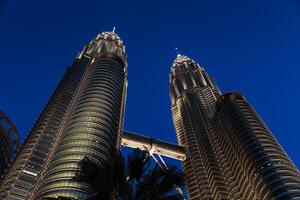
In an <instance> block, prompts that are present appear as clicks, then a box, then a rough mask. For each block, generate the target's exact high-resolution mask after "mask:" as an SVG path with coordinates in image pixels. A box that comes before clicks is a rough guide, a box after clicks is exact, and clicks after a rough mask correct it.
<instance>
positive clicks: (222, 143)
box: [169, 55, 300, 200]
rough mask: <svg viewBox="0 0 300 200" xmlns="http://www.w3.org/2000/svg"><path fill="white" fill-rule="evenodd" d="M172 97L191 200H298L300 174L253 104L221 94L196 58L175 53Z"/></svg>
mask: <svg viewBox="0 0 300 200" xmlns="http://www.w3.org/2000/svg"><path fill="white" fill-rule="evenodd" d="M169 88H170V97H171V104H172V113H173V121H174V125H175V129H176V134H177V138H178V142H179V144H180V145H182V146H185V147H186V149H187V150H186V151H187V153H186V160H185V161H183V168H184V172H185V175H186V179H187V185H188V191H189V197H190V199H192V200H194V199H195V200H196V199H197V200H207V199H213V200H223V199H231V200H273V199H274V200H290V199H300V174H299V171H298V169H297V168H296V167H295V166H294V164H293V163H292V161H291V160H290V159H289V158H288V156H287V155H286V153H285V152H284V150H283V149H282V148H281V146H280V145H279V143H278V142H277V140H276V139H275V138H274V136H273V135H272V133H271V132H270V131H269V129H268V128H267V127H266V125H265V124H264V123H263V121H262V120H261V118H260V117H259V116H258V114H257V113H256V112H255V111H254V109H253V108H252V107H251V105H250V104H249V103H248V102H247V101H246V100H245V98H244V97H242V96H241V95H240V94H238V93H229V94H225V95H221V93H220V91H219V89H218V86H217V85H216V83H215V82H214V80H213V79H212V78H211V77H210V76H209V75H208V74H207V73H206V72H205V71H204V69H203V68H202V67H200V66H199V65H198V64H197V63H195V61H193V60H192V59H190V58H188V57H186V56H181V55H179V56H177V58H176V59H175V61H174V63H173V66H172V69H171V73H170V87H169Z"/></svg>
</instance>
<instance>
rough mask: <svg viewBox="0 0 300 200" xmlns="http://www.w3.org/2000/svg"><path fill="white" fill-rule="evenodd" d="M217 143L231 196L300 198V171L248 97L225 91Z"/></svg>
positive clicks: (217, 117)
mask: <svg viewBox="0 0 300 200" xmlns="http://www.w3.org/2000/svg"><path fill="white" fill-rule="evenodd" d="M214 127H215V129H216V132H215V133H216V138H217V139H216V141H218V142H217V143H216V147H217V148H218V150H217V152H218V154H219V155H222V156H219V157H220V162H221V163H222V166H223V167H224V171H225V172H226V173H225V174H224V176H225V177H226V180H227V182H228V186H229V187H230V191H231V197H230V198H231V199H246V200H253V199H255V200H268V199H284V200H288V199H300V173H299V171H298V170H297V168H296V167H295V166H294V164H293V163H292V161H291V160H290V159H289V157H288V156H287V154H286V153H285V152H284V150H283V149H282V148H281V146H280V145H279V143H278V141H277V140H276V139H275V138H274V136H273V135H272V133H271V132H270V130H269V129H268V128H267V127H266V125H265V123H264V122H263V121H262V120H261V118H260V117H259V115H258V114H257V113H256V112H255V110H254V109H253V108H252V106H251V105H250V104H249V103H248V102H247V100H246V99H245V97H243V96H242V95H240V94H239V93H228V94H224V95H222V96H221V97H220V98H219V99H218V102H217V112H216V114H215V117H214Z"/></svg>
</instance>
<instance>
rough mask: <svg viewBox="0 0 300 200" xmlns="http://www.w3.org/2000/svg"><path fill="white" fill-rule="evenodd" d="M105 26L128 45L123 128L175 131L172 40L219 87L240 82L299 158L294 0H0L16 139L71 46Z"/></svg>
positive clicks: (3, 63)
mask: <svg viewBox="0 0 300 200" xmlns="http://www.w3.org/2000/svg"><path fill="white" fill-rule="evenodd" d="M0 1H1V0H0ZM113 26H116V27H117V33H118V34H119V35H120V37H121V38H122V39H123V41H124V43H125V45H126V49H127V52H128V62H129V66H128V70H129V73H128V81H129V88H128V99H127V106H126V119H125V128H126V129H128V130H130V131H136V132H141V133H144V134H148V135H151V136H153V137H157V138H161V139H164V140H169V141H172V142H175V141H176V139H175V133H174V128H173V124H172V120H171V111H170V101H169V96H168V95H169V94H168V73H169V70H170V66H171V64H172V61H173V59H174V58H175V56H176V53H175V50H174V48H175V47H178V48H179V49H180V52H181V53H182V54H186V55H187V56H190V57H191V58H193V59H194V60H196V61H198V62H199V63H200V64H201V65H203V66H204V67H205V69H206V70H207V71H208V72H209V73H210V74H211V75H213V76H214V77H215V79H216V81H217V83H218V84H219V86H220V88H221V90H222V91H223V92H227V91H240V92H242V93H243V94H244V95H245V96H246V97H247V99H248V100H249V101H250V102H251V103H252V105H253V106H254V107H255V108H256V110H257V111H258V112H259V113H260V114H261V116H262V118H263V119H264V120H265V122H266V123H267V124H268V125H269V127H270V129H271V130H272V131H273V133H274V135H275V136H276V137H277V139H278V140H279V142H280V143H281V145H282V146H283V147H284V149H285V150H286V151H287V153H288V154H289V155H290V157H291V158H292V160H293V161H294V162H295V163H296V165H297V166H298V167H300V146H299V141H300V133H299V129H298V125H299V123H300V115H299V113H300V107H299V99H300V91H299V84H300V79H299V72H300V59H299V58H300V38H299V36H300V1H299V0H285V1H282V0H269V1H262V0H252V1H240V0H232V1H225V0H219V1H211V0H198V1H196V0H195V1H188V0H185V1H183V0H181V1H177V0H172V1H167V0H164V1H162V0H151V1H141V0H140V1H108V0H107V1H103V0H98V1H96V0H94V1H88V0H85V1H83V0H81V1H79V0H72V1H62V0H51V1H50V0H43V1H41V0H34V1H33V0H26V1H21V0H19V1H13V0H8V1H5V2H3V0H2V2H0V74H1V77H0V85H1V91H0V105H1V107H2V108H3V109H4V110H5V111H6V112H7V114H8V115H9V116H10V117H11V118H12V120H13V121H14V122H15V124H16V126H17V127H18V129H19V131H20V133H21V137H22V139H24V138H25V136H26V134H27V132H28V131H29V129H30V128H31V126H32V124H33V122H34V121H35V119H36V118H37V116H38V115H39V113H40V111H41V109H42V107H43V106H44V105H45V103H46V102H47V99H48V98H49V96H50V95H51V93H52V92H53V90H54V89H55V87H56V85H57V83H58V81H59V79H60V78H61V76H62V75H63V72H64V70H65V68H66V67H67V66H68V65H70V64H71V63H72V60H73V59H74V58H75V56H76V54H77V52H78V51H79V50H81V48H82V47H83V45H84V44H85V43H87V42H89V41H90V40H91V39H92V38H93V37H95V36H96V35H97V33H98V32H102V31H110V30H112V27H113Z"/></svg>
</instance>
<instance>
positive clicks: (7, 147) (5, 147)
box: [0, 109, 19, 183]
mask: <svg viewBox="0 0 300 200" xmlns="http://www.w3.org/2000/svg"><path fill="white" fill-rule="evenodd" d="M18 148H19V134H18V131H17V129H16V127H15V125H14V124H13V123H12V121H11V120H10V119H9V118H8V116H7V115H6V114H5V112H4V111H3V110H1V109H0V183H1V180H2V176H3V174H4V172H5V171H6V169H7V167H8V165H9V164H10V163H11V161H12V159H13V158H14V156H15V154H16V151H17V149H18Z"/></svg>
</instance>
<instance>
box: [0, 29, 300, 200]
mask: <svg viewBox="0 0 300 200" xmlns="http://www.w3.org/2000/svg"><path fill="white" fill-rule="evenodd" d="M126 75H127V55H126V52H125V47H124V45H123V42H122V40H121V39H120V38H119V36H118V35H117V34H115V33H114V31H113V32H103V33H102V34H99V35H98V36H97V37H96V38H94V39H93V40H92V41H91V42H90V43H89V44H87V45H86V46H85V47H84V48H83V50H82V51H81V52H80V53H79V54H78V56H77V58H76V59H75V61H74V62H73V63H72V65H71V66H70V67H69V68H68V69H67V70H66V72H65V74H64V76H63V78H62V80H61V81H60V83H59V85H58V87H57V88H56V90H55V91H54V93H53V95H52V96H51V98H50V99H49V101H48V103H47V104H46V105H45V107H44V109H43V111H42V112H41V114H40V116H39V118H38V119H37V121H36V123H35V124H34V125H33V127H32V129H31V131H30V133H29V135H28V137H27V139H26V140H25V142H24V144H23V145H22V148H21V149H20V151H19V153H18V155H17V157H16V159H15V162H14V163H13V164H12V165H11V166H10V168H9V171H8V172H7V173H5V177H4V179H3V182H2V184H1V186H0V199H4V200H36V199H38V200H40V199H49V198H50V199H51V198H58V199H59V198H60V197H65V198H69V199H76V200H77V199H79V200H84V199H86V198H87V197H88V196H89V194H91V193H94V191H91V188H89V187H88V185H86V184H84V183H80V182H77V181H76V180H75V179H74V176H75V174H76V172H77V170H78V163H79V162H80V161H81V160H82V159H83V158H84V157H85V156H88V157H89V158H90V159H91V160H94V161H96V162H98V163H101V162H103V161H109V160H111V159H112V152H114V151H116V150H118V148H119V147H120V145H123V146H128V147H133V148H140V149H142V150H146V151H148V152H149V155H151V156H153V154H158V157H159V158H160V159H162V158H161V156H160V155H163V156H167V157H170V158H174V159H178V160H182V161H183V169H184V172H185V175H186V180H187V186H188V191H189V199H190V200H238V199H240V200H270V199H271V200H273V199H283V200H288V199H299V198H300V174H299V171H298V170H297V168H296V167H295V166H294V164H293V163H292V161H291V160H290V159H289V158H288V156H287V155H286V153H285V152H284V150H283V149H282V148H281V147H280V145H279V143H278V142H277V141H276V139H275V138H274V136H273V135H272V133H271V132H270V131H269V129H268V128H267V127H266V125H265V124H264V123H263V121H262V120H261V119H260V117H259V116H258V114H257V113H256V112H255V111H254V109H253V108H252V107H251V105H250V104H249V103H248V102H247V101H246V99H245V98H244V97H243V96H242V95H240V94H238V93H229V94H225V95H222V94H221V92H220V90H219V88H218V86H217V84H216V83H215V82H214V80H213V78H212V77H211V76H210V75H209V74H208V73H207V72H206V71H205V70H204V68H203V67H201V66H200V65H199V64H198V63H196V62H195V61H194V60H192V59H190V58H188V57H187V56H183V55H178V56H177V58H176V59H175V61H174V62H173V66H172V68H171V73H170V85H169V89H170V97H171V105H172V113H173V122H174V125H175V129H176V134H177V138H178V142H179V145H176V144H171V143H168V142H165V141H161V140H156V139H153V138H150V137H147V136H143V135H137V134H135V133H132V132H128V131H124V130H123V116H124V108H125V102H126V90H127V79H126ZM0 114H1V115H0V116H1V118H0V122H6V124H5V123H3V124H2V123H1V124H0V128H1V126H3V127H4V128H2V129H0V131H1V132H0V137H1V138H0V139H1V141H0V142H3V141H5V142H6V141H9V142H8V143H5V144H4V143H3V144H2V143H1V147H2V146H3V147H5V148H1V152H0V153H2V152H8V150H11V149H15V147H12V148H11V146H13V145H14V144H17V143H18V137H17V134H16V133H17V132H16V130H15V128H14V127H13V125H12V124H11V123H10V121H9V120H7V118H5V117H2V113H0ZM3 116H5V115H3ZM7 123H8V125H9V126H7ZM7 127H11V128H8V129H7ZM9 130H12V131H9ZM2 132H3V133H4V134H2ZM7 133H10V135H13V136H14V137H15V139H13V140H7V135H8V134H7ZM5 137H6V138H5ZM2 138H5V139H6V140H5V139H2ZM5 145H6V146H5ZM10 155H12V154H10ZM0 156H2V157H4V156H6V157H7V159H6V161H9V158H8V156H7V155H4V156H3V155H2V154H0ZM2 157H1V158H2ZM1 161H2V160H1ZM161 161H162V160H161ZM162 162H163V161H162ZM2 163H3V162H2ZM2 163H0V164H2ZM7 163H8V162H6V163H5V166H7ZM163 163H164V162H163ZM0 167H2V165H1V166H0ZM2 168H3V167H2ZM0 170H1V168H0ZM0 172H1V171H0Z"/></svg>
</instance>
